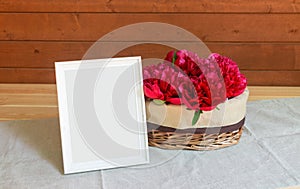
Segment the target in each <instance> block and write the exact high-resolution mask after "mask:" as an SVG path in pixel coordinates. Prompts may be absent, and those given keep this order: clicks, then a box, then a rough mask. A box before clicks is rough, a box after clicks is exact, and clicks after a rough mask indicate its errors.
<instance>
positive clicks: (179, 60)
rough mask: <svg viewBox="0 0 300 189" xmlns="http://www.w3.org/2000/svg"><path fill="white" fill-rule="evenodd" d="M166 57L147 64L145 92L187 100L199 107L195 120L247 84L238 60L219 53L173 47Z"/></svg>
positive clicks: (175, 100) (189, 105) (169, 100)
mask: <svg viewBox="0 0 300 189" xmlns="http://www.w3.org/2000/svg"><path fill="white" fill-rule="evenodd" d="M165 60H166V61H165V62H164V63H160V64H158V65H152V66H148V67H146V68H144V72H143V74H144V92H145V96H146V97H147V98H150V99H158V100H162V101H164V102H167V103H171V104H185V105H186V107H187V108H188V109H191V110H195V115H194V118H195V119H193V121H192V122H193V124H195V123H196V122H197V120H198V118H199V115H200V113H201V111H202V110H203V111H209V110H212V109H214V108H215V107H216V106H217V105H218V104H220V103H223V102H224V101H225V100H226V98H232V97H235V96H238V95H240V94H241V93H243V91H244V90H245V88H246V86H247V81H246V78H245V76H244V75H243V74H241V73H240V71H239V68H238V66H237V64H236V63H235V62H234V61H232V60H231V59H229V58H227V57H224V56H221V55H219V54H216V53H214V54H211V55H210V56H209V57H208V58H206V59H202V58H199V57H198V56H197V54H195V53H192V52H189V51H187V50H179V51H176V52H175V51H171V52H169V53H168V54H167V56H166V58H165Z"/></svg>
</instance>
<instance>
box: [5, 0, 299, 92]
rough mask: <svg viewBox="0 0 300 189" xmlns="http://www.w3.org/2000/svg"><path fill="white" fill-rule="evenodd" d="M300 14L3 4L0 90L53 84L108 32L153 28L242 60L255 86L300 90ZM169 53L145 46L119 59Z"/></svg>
mask: <svg viewBox="0 0 300 189" xmlns="http://www.w3.org/2000/svg"><path fill="white" fill-rule="evenodd" d="M299 13H300V1H299V0H281V1H278V0H227V1H219V0H185V1H182V0H172V1H171V0H162V1H159V0H135V1H129V0H30V1H25V0H0V83H55V77H54V64H53V62H55V61H63V60H74V59H81V58H82V56H83V55H84V53H85V52H86V50H87V49H88V48H89V47H90V45H92V44H93V43H94V42H95V41H96V40H98V39H99V38H100V37H101V36H103V35H105V34H106V33H108V32H110V31H112V30H114V29H117V28H118V27H121V26H126V25H128V24H133V23H137V22H146V21H147V22H149V21H150V22H164V23H170V24H174V25H177V26H179V27H182V28H184V29H186V30H188V31H190V32H192V33H193V34H195V35H197V36H198V37H199V38H200V39H201V40H203V41H204V42H205V44H207V46H208V47H209V48H210V50H211V51H213V52H218V53H221V54H224V55H226V56H229V57H231V58H232V59H234V60H236V61H237V62H238V64H239V66H240V68H241V70H242V72H243V73H244V74H245V75H246V76H247V78H248V81H249V84H250V85H274V86H283V85H286V86H300V14H299ZM191 43H192V42H191ZM168 50H170V48H169V47H166V46H159V45H151V44H146V45H139V46H134V47H130V48H128V49H125V50H124V51H122V52H120V53H119V54H118V56H131V55H142V57H143V58H149V57H156V58H163V57H164V56H165V54H166V52H167V51H168Z"/></svg>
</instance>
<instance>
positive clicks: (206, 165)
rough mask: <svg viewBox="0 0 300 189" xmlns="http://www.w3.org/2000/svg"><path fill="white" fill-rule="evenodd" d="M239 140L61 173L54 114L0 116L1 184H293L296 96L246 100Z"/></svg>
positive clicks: (297, 172) (299, 117)
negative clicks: (1, 119) (214, 147)
mask: <svg viewBox="0 0 300 189" xmlns="http://www.w3.org/2000/svg"><path fill="white" fill-rule="evenodd" d="M247 108H248V110H247V112H248V113H247V119H246V126H245V129H244V132H243V135H242V138H241V140H240V143H239V144H238V145H235V146H232V147H229V148H224V149H220V150H215V151H207V152H200V151H177V150H162V149H158V148H150V160H151V163H150V164H148V165H142V166H134V167H128V168H118V169H111V170H104V171H95V172H87V173H79V174H73V175H63V174H62V155H61V145H60V134H59V124H58V120H57V119H45V120H34V121H11V122H0V188H1V189H2V188H4V189H6V188H21V189H22V188H76V189H77V188H104V189H112V188H113V189H115V188H116V189H118V188H122V189H124V188H145V189H147V188H151V189H152V188H163V189H164V188H174V189H176V188H200V189H201V188H222V189H224V188H239V189H240V188H251V189H252V188H264V189H265V188H272V189H273V188H279V187H286V186H293V185H300V161H299V159H300V98H294V99H278V100H265V101H255V102H250V103H248V106H247Z"/></svg>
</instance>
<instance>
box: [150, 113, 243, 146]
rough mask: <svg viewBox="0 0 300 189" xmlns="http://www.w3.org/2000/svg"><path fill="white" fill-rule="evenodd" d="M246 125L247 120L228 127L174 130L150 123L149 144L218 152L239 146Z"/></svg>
mask: <svg viewBox="0 0 300 189" xmlns="http://www.w3.org/2000/svg"><path fill="white" fill-rule="evenodd" d="M244 123H245V118H243V119H242V120H241V121H239V122H238V123H236V124H233V125H228V126H221V127H208V128H196V129H190V128H189V129H174V128H171V127H165V126H161V125H157V124H154V123H149V122H148V124H147V125H148V142H149V145H150V146H155V147H159V148H164V149H173V150H179V149H185V150H203V151H204V150H216V149H220V148H224V147H228V146H232V145H234V144H237V143H238V142H239V139H240V137H241V135H242V128H243V125H244Z"/></svg>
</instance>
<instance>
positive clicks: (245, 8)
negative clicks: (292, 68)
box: [0, 0, 300, 13]
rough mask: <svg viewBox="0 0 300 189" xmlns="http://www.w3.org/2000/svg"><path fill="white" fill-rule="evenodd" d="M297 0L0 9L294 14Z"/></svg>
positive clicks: (33, 0) (71, 3)
mask: <svg viewBox="0 0 300 189" xmlns="http://www.w3.org/2000/svg"><path fill="white" fill-rule="evenodd" d="M299 11H300V2H299V1H298V0H296V1H295V0H281V1H276V0H275V1H274V0H264V1H261V0H252V1H249V0H246V1H245V0H227V1H219V0H201V1H199V0H185V1H181V0H173V1H170V0H163V1H157V0H138V1H130V0H113V1H107V0H97V1H95V0H51V1H45V0H30V1H20V0H0V12H129V13H133V12H154V13H158V12H213V13H216V12H217V13H218V12H221V13H222V12H226V13H228V12H235V13H240V12H250V13H297V12H299Z"/></svg>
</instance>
